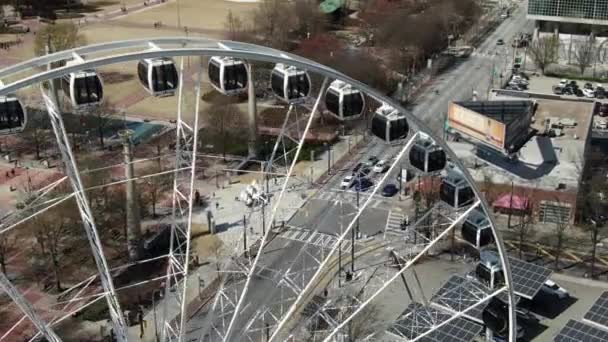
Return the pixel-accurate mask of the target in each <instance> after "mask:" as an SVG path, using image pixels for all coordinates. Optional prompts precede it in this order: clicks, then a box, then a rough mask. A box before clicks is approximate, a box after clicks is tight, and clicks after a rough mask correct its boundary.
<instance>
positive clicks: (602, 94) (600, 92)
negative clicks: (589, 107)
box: [595, 87, 606, 99]
mask: <svg viewBox="0 0 608 342" xmlns="http://www.w3.org/2000/svg"><path fill="white" fill-rule="evenodd" d="M595 98H596V99H603V98H606V90H604V88H602V87H597V88H595Z"/></svg>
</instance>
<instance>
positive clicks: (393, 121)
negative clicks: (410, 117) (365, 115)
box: [372, 104, 409, 143]
mask: <svg viewBox="0 0 608 342" xmlns="http://www.w3.org/2000/svg"><path fill="white" fill-rule="evenodd" d="M408 131H409V126H408V123H407V119H406V117H405V114H403V113H400V112H399V111H398V110H397V109H395V108H393V107H391V106H389V105H388V104H383V105H382V106H380V107H379V108H378V109H376V112H375V113H374V117H373V118H372V134H374V135H375V136H377V137H378V138H380V139H382V140H384V141H386V142H389V143H390V142H393V141H396V140H400V139H404V138H405V137H407V133H408Z"/></svg>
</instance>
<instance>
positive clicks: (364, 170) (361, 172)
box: [355, 166, 372, 178]
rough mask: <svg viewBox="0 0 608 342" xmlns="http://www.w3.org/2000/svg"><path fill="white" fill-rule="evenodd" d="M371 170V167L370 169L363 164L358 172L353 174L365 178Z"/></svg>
mask: <svg viewBox="0 0 608 342" xmlns="http://www.w3.org/2000/svg"><path fill="white" fill-rule="evenodd" d="M371 172H372V169H370V168H369V167H367V166H365V167H363V168H362V169H361V170H359V172H357V174H355V176H356V177H358V178H365V177H367V176H368V175H369V174H370V173H371Z"/></svg>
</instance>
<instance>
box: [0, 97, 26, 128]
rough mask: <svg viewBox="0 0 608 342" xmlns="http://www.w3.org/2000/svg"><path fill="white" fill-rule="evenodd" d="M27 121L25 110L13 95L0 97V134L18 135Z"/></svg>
mask: <svg viewBox="0 0 608 342" xmlns="http://www.w3.org/2000/svg"><path fill="white" fill-rule="evenodd" d="M26 120H27V115H26V112H25V108H24V107H23V105H22V104H21V102H20V101H19V99H17V97H15V96H14V95H6V96H0V134H12V133H18V132H21V131H22V130H23V128H24V127H25V124H26Z"/></svg>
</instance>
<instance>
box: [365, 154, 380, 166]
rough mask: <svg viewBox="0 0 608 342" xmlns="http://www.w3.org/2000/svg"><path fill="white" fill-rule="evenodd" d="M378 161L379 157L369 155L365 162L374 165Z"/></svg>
mask: <svg viewBox="0 0 608 342" xmlns="http://www.w3.org/2000/svg"><path fill="white" fill-rule="evenodd" d="M379 161H380V159H378V157H376V156H371V157H369V158H368V159H367V162H368V164H369V165H370V166H374V165H376V164H377V163H378V162H379Z"/></svg>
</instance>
